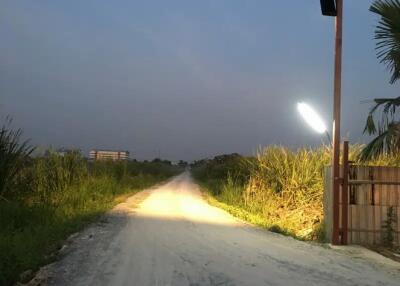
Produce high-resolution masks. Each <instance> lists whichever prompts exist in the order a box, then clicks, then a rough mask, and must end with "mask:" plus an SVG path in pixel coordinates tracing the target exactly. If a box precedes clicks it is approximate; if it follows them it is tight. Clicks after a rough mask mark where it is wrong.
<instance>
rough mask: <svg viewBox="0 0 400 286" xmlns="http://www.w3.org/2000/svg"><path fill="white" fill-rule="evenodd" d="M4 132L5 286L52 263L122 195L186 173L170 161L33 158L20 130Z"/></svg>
mask: <svg viewBox="0 0 400 286" xmlns="http://www.w3.org/2000/svg"><path fill="white" fill-rule="evenodd" d="M0 132H1V133H0V192H1V193H0V195H1V196H2V199H0V285H11V284H12V283H14V282H15V281H17V280H18V277H19V274H20V273H21V272H23V271H25V270H33V271H34V270H36V269H37V268H38V267H39V266H40V265H42V264H44V263H47V262H49V261H51V259H53V257H52V255H51V254H52V253H54V251H55V250H57V249H58V248H59V247H60V246H61V244H62V241H63V239H65V238H66V237H67V236H68V235H69V234H71V233H73V232H75V231H77V230H79V229H81V228H82V227H83V226H84V225H85V224H86V223H88V222H90V221H91V220H92V219H93V218H95V217H97V216H98V215H99V214H101V213H103V212H104V211H106V210H108V209H110V208H111V207H112V206H113V205H114V204H115V203H116V201H117V200H116V199H117V198H118V197H119V196H120V195H125V194H133V193H135V192H137V191H139V190H142V189H143V188H146V187H149V186H151V185H154V184H155V183H157V182H160V181H162V180H165V179H166V178H168V177H171V176H173V175H176V174H178V173H179V172H180V171H181V169H180V168H179V167H175V166H171V164H169V163H166V162H165V161H157V162H136V161H129V162H111V161H102V162H87V161H86V160H85V159H84V158H83V157H82V156H81V155H80V153H79V152H70V153H68V154H66V155H65V156H60V155H57V154H56V153H54V152H50V153H49V154H48V155H47V156H46V157H41V158H31V157H29V154H30V152H31V150H32V147H30V146H29V144H28V143H27V142H22V143H20V136H21V131H20V130H18V131H13V130H10V129H8V127H7V126H4V127H3V128H2V129H1V130H0Z"/></svg>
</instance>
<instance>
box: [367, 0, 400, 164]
mask: <svg viewBox="0 0 400 286" xmlns="http://www.w3.org/2000/svg"><path fill="white" fill-rule="evenodd" d="M369 10H370V11H371V12H373V13H375V14H377V15H379V16H380V20H379V22H378V25H377V26H376V29H375V40H376V41H377V42H376V51H377V57H378V59H380V62H381V63H383V64H385V65H386V66H387V68H388V70H389V71H390V73H391V78H390V83H391V84H394V83H395V82H396V81H397V80H399V79H400V0H375V1H374V2H373V3H372V5H371V7H370V8H369ZM374 102H375V105H374V106H373V107H372V109H371V110H370V113H369V115H368V118H367V122H366V124H365V128H364V133H368V134H370V135H375V134H376V137H375V138H374V139H373V140H372V141H371V142H370V143H369V144H368V145H367V146H366V147H365V148H364V149H363V151H362V153H361V159H362V160H367V159H370V158H372V157H375V156H377V155H379V154H383V153H396V152H398V151H399V150H400V121H398V120H397V119H396V109H397V108H398V107H399V106H400V97H397V98H376V99H374ZM378 112H380V118H379V117H378V120H376V118H375V114H376V113H378Z"/></svg>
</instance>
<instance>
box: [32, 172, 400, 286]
mask: <svg viewBox="0 0 400 286" xmlns="http://www.w3.org/2000/svg"><path fill="white" fill-rule="evenodd" d="M35 281H36V283H38V282H40V284H41V285H71V286H72V285H74V286H79V285H100V286H101V285H116V286H118V285H139V286H146V285H177V286H179V285H192V286H194V285H282V286H290V285H307V286H309V285H342V286H345V285H374V286H376V285H397V286H399V285H400V267H399V264H396V263H393V264H392V265H390V264H384V263H383V262H382V263H380V262H379V259H378V260H376V259H372V258H371V259H370V258H368V257H364V256H361V255H355V254H354V253H350V252H347V251H346V250H340V249H335V250H334V249H329V248H326V247H325V248H324V247H321V246H319V245H312V244H310V243H305V242H300V241H296V240H294V239H292V238H289V237H284V236H282V235H279V234H274V233H271V232H268V231H265V230H261V229H258V228H256V227H252V226H249V225H247V224H244V223H242V222H240V221H238V220H236V219H235V218H233V217H232V216H231V215H229V214H228V213H226V212H224V211H222V210H220V209H217V208H215V207H212V206H210V205H208V204H207V203H206V202H205V201H204V200H203V199H202V197H201V194H200V192H199V189H198V186H197V185H196V184H194V183H193V181H192V179H191V178H190V175H189V174H188V173H184V174H182V175H180V176H178V177H176V178H174V179H173V180H171V181H169V182H168V183H166V184H164V185H161V186H159V187H156V188H153V189H150V190H147V191H145V192H142V193H139V194H138V195H135V196H133V197H131V198H130V199H128V200H127V201H126V202H125V203H123V204H120V205H118V206H117V207H116V208H115V209H114V210H113V211H112V212H111V213H109V214H107V215H106V216H104V217H103V218H102V219H101V220H100V221H99V222H98V223H95V224H93V225H92V226H90V227H89V228H87V229H86V230H85V231H83V232H82V233H80V234H78V235H76V236H74V237H73V238H71V239H69V242H68V244H67V246H66V247H65V248H64V249H63V250H62V258H61V259H60V260H59V261H57V262H55V263H53V264H51V265H49V266H46V267H44V268H43V269H42V270H41V271H40V272H39V273H38V276H37V278H36V279H35V280H34V281H33V283H34V282H35Z"/></svg>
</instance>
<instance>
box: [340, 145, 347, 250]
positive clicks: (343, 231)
mask: <svg viewBox="0 0 400 286" xmlns="http://www.w3.org/2000/svg"><path fill="white" fill-rule="evenodd" d="M342 179H343V180H342V201H341V204H342V212H341V215H342V229H341V244H347V243H348V237H347V236H348V217H349V216H348V211H349V141H344V142H343V174H342Z"/></svg>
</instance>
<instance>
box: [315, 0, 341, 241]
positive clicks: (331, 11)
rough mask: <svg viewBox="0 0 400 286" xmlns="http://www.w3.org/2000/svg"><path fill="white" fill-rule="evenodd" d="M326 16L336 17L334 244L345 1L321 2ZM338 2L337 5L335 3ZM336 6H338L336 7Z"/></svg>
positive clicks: (330, 0)
mask: <svg viewBox="0 0 400 286" xmlns="http://www.w3.org/2000/svg"><path fill="white" fill-rule="evenodd" d="M320 1H321V11H322V14H323V15H324V16H335V17H336V19H335V20H336V21H335V70H334V88H333V131H332V134H333V140H332V147H333V148H332V149H333V156H332V191H333V229H332V238H331V239H332V244H339V243H340V239H339V236H340V233H339V190H340V183H341V182H340V180H341V178H340V165H339V164H340V162H339V157H340V106H341V86H342V23H343V0H336V1H335V0H320ZM335 2H336V3H335ZM335 4H336V5H335Z"/></svg>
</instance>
